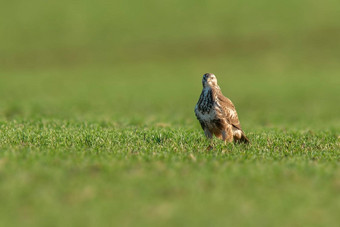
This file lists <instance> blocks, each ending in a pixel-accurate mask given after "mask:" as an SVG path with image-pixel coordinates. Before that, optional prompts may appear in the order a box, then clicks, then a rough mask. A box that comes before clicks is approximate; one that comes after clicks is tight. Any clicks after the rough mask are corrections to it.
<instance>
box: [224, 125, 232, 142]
mask: <svg viewBox="0 0 340 227" xmlns="http://www.w3.org/2000/svg"><path fill="white" fill-rule="evenodd" d="M222 139H223V141H224V144H226V143H227V142H229V143H231V142H233V131H232V129H231V127H230V126H229V127H227V128H226V130H223V131H222Z"/></svg>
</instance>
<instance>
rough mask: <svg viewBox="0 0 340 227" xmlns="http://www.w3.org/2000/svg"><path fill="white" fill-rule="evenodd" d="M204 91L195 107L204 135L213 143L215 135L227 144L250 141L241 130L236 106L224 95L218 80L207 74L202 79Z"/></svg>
mask: <svg viewBox="0 0 340 227" xmlns="http://www.w3.org/2000/svg"><path fill="white" fill-rule="evenodd" d="M202 85H203V89H202V92H201V95H200V97H199V99H198V102H197V104H196V106H195V115H196V117H197V120H198V121H199V122H200V124H201V127H202V129H203V130H204V134H205V136H206V137H207V139H209V140H210V141H211V142H210V143H212V138H213V135H215V136H216V137H217V138H220V139H222V140H223V141H224V143H225V144H226V143H227V142H228V143H231V142H236V143H246V144H248V143H249V142H250V141H249V139H248V138H247V136H246V135H245V133H244V132H243V130H242V128H241V124H240V121H239V119H238V116H237V112H236V109H235V106H234V104H233V103H232V102H231V100H230V99H228V98H227V97H225V96H224V95H223V94H222V91H221V88H220V87H219V86H218V84H217V78H216V76H215V75H214V74H212V73H205V74H204V75H203V78H202Z"/></svg>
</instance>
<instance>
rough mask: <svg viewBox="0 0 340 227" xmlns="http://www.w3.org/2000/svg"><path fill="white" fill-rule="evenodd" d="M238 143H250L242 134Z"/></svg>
mask: <svg viewBox="0 0 340 227" xmlns="http://www.w3.org/2000/svg"><path fill="white" fill-rule="evenodd" d="M239 142H241V143H246V144H248V143H250V141H249V139H248V137H247V136H246V135H245V134H244V132H242V135H241V139H240V140H239Z"/></svg>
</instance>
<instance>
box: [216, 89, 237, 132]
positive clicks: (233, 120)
mask: <svg viewBox="0 0 340 227" xmlns="http://www.w3.org/2000/svg"><path fill="white" fill-rule="evenodd" d="M217 98H218V101H219V103H220V105H221V107H222V109H223V112H224V114H225V117H226V120H227V122H228V123H229V124H232V125H233V126H234V127H235V128H237V129H240V130H242V128H241V124H240V121H239V120H238V116H237V112H236V109H235V106H234V104H233V103H232V102H231V100H230V99H228V98H227V97H225V96H224V95H223V94H222V92H219V94H218V95H217Z"/></svg>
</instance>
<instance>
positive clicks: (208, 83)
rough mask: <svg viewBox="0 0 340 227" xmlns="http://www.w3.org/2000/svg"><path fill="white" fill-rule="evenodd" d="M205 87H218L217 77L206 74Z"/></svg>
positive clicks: (203, 81) (204, 78)
mask: <svg viewBox="0 0 340 227" xmlns="http://www.w3.org/2000/svg"><path fill="white" fill-rule="evenodd" d="M202 84H203V87H216V86H217V79H216V76H215V75H214V74H212V73H206V74H204V75H203V79H202Z"/></svg>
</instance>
